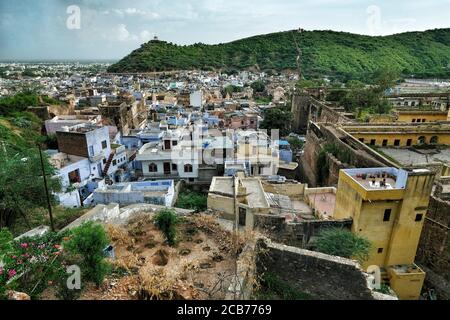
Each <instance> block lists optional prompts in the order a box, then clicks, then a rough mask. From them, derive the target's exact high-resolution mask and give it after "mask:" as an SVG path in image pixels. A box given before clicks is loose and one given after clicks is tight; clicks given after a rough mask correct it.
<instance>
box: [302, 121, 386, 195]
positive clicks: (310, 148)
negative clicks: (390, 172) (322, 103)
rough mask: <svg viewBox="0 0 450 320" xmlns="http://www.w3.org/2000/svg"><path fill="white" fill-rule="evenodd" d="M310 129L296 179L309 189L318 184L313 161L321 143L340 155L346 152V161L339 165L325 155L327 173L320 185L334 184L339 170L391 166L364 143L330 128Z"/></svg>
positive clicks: (315, 165)
mask: <svg viewBox="0 0 450 320" xmlns="http://www.w3.org/2000/svg"><path fill="white" fill-rule="evenodd" d="M310 129H311V130H309V131H308V134H307V136H306V144H305V147H304V153H303V155H302V157H301V161H300V176H301V178H302V179H303V181H305V182H307V183H308V185H310V186H312V187H316V186H318V185H319V179H318V178H319V168H318V167H317V159H318V157H319V154H320V152H321V151H322V149H323V147H324V145H325V144H334V145H335V146H336V147H337V149H338V150H340V151H341V152H346V153H348V154H349V155H350V161H349V163H343V162H342V161H340V159H338V158H337V157H334V156H333V155H331V154H329V153H328V154H327V164H328V174H327V176H325V177H323V179H324V181H323V182H322V184H323V185H327V186H330V185H336V184H337V181H338V177H339V170H341V169H345V168H351V167H357V168H372V167H385V166H395V165H394V164H393V163H391V162H390V161H389V160H387V159H384V158H383V157H381V156H380V155H378V154H377V153H376V152H375V151H373V150H372V149H370V148H369V147H368V146H366V145H365V144H363V143H361V142H359V141H358V140H356V139H355V138H353V137H352V136H350V135H349V134H347V133H346V132H344V131H342V130H340V129H339V128H336V127H335V126H333V125H325V124H321V125H320V127H319V125H316V124H312V125H311V127H310Z"/></svg>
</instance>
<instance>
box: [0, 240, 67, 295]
mask: <svg viewBox="0 0 450 320" xmlns="http://www.w3.org/2000/svg"><path fill="white" fill-rule="evenodd" d="M62 237H63V234H57V233H53V232H49V233H46V234H45V235H42V236H35V237H29V238H21V239H20V240H17V241H12V242H11V243H10V245H11V248H10V249H8V250H9V252H7V253H5V254H4V256H3V258H2V260H3V263H4V265H3V267H0V296H2V295H4V293H5V291H6V290H16V291H20V292H25V293H27V294H29V295H30V296H31V297H32V298H34V297H37V296H39V294H40V293H41V292H42V291H43V290H44V289H45V288H47V285H48V283H49V282H53V281H54V280H55V279H56V278H57V276H56V273H57V270H59V269H60V268H61V259H60V253H61V250H60V249H61V246H60V243H61V240H62ZM8 282H9V283H8ZM7 283H8V284H7Z"/></svg>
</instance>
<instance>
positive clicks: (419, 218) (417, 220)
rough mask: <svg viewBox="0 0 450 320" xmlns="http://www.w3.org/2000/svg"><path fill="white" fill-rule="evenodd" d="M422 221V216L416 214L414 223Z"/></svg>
mask: <svg viewBox="0 0 450 320" xmlns="http://www.w3.org/2000/svg"><path fill="white" fill-rule="evenodd" d="M422 219H423V214H421V213H418V214H416V222H420V221H422Z"/></svg>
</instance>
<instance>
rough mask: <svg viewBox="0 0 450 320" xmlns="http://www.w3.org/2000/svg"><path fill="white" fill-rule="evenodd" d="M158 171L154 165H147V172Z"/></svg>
mask: <svg viewBox="0 0 450 320" xmlns="http://www.w3.org/2000/svg"><path fill="white" fill-rule="evenodd" d="M157 171H158V166H157V165H156V164H154V163H150V164H149V165H148V172H157Z"/></svg>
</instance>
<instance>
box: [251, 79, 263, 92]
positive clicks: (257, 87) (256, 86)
mask: <svg viewBox="0 0 450 320" xmlns="http://www.w3.org/2000/svg"><path fill="white" fill-rule="evenodd" d="M250 87H251V88H252V89H253V91H254V92H256V93H262V92H264V91H266V85H265V84H264V82H263V81H261V80H258V81H255V82H253V83H252V84H251V85H250Z"/></svg>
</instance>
